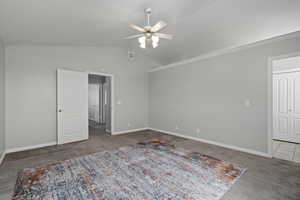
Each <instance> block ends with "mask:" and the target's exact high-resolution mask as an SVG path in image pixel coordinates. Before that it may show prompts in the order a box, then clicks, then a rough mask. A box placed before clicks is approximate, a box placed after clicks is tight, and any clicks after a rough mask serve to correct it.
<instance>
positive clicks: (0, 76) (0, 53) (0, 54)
mask: <svg viewBox="0 0 300 200" xmlns="http://www.w3.org/2000/svg"><path fill="white" fill-rule="evenodd" d="M4 80H5V79H4V45H3V44H2V42H1V40H0V164H1V157H2V155H3V152H4V150H5V135H4V113H5V112H4V100H5V98H4V83H5V81H4Z"/></svg>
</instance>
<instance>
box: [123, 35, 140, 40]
mask: <svg viewBox="0 0 300 200" xmlns="http://www.w3.org/2000/svg"><path fill="white" fill-rule="evenodd" d="M142 36H144V34H138V35H131V36H128V37H125V38H124V39H125V40H129V39H135V38H139V37H142Z"/></svg>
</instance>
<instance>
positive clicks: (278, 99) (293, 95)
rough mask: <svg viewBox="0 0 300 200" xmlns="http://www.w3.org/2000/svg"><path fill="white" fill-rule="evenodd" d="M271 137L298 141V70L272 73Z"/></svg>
mask: <svg viewBox="0 0 300 200" xmlns="http://www.w3.org/2000/svg"><path fill="white" fill-rule="evenodd" d="M273 95H274V96H273V105H274V108H273V115H274V116H273V130H274V134H273V138H274V139H278V140H284V141H290V142H297V143H300V72H293V73H282V74H274V75H273Z"/></svg>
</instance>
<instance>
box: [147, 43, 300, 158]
mask: <svg viewBox="0 0 300 200" xmlns="http://www.w3.org/2000/svg"><path fill="white" fill-rule="evenodd" d="M293 52H300V37H296V38H289V39H285V40H280V41H276V42H272V43H269V44H262V45H259V46H254V47H251V48H248V49H244V50H240V51H238V52H233V53H228V54H224V55H220V56H216V57H213V58H209V59H205V60H201V61H196V62H193V63H189V64H182V65H179V66H176V67H173V68H168V69H165V70H160V71H155V72H152V73H150V75H149V82H150V83H149V99H150V100H149V126H150V127H151V128H156V129H160V130H165V131H170V132H177V133H179V134H182V135H186V136H193V137H198V138H201V139H205V140H210V141H213V142H218V143H223V144H226V145H232V146H236V147H240V148H247V149H251V150H255V151H260V152H267V150H268V133H267V108H268V104H267V97H268V92H267V77H268V74H267V68H268V58H269V57H273V56H280V55H283V54H290V53H293ZM246 100H250V105H251V106H250V107H246V105H245V103H246ZM176 124H177V125H178V129H175V126H176ZM197 128H199V129H200V133H197V132H196V129H197Z"/></svg>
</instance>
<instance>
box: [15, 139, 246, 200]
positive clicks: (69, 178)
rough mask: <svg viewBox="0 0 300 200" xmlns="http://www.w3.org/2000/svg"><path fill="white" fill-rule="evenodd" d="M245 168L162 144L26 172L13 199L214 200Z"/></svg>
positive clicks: (152, 144) (147, 145)
mask: <svg viewBox="0 0 300 200" xmlns="http://www.w3.org/2000/svg"><path fill="white" fill-rule="evenodd" d="M243 172H245V169H244V168H241V167H239V166H237V165H234V164H231V163H228V162H225V161H221V160H218V159H216V158H213V157H210V156H207V155H202V154H200V153H197V152H189V151H186V150H184V149H176V148H175V146H173V145H170V144H168V143H164V142H160V141H151V142H147V143H138V144H137V145H133V146H127V147H121V148H119V149H116V150H113V151H104V152H99V153H95V154H91V155H87V156H83V157H78V158H75V159H70V160H66V161H62V162H57V163H52V164H48V165H46V166H45V167H39V168H26V169H23V170H22V171H20V172H19V173H18V178H17V182H16V186H15V191H14V195H13V197H12V199H13V200H21V199H22V200H29V199H30V200H35V199H39V200H40V199H41V200H83V199H87V200H99V199H106V200H115V199H117V200H129V199H134V200H152V199H156V200H160V199H166V200H167V199H168V200H169V199H172V200H174V199H175V200H180V199H188V200H217V199H220V198H221V197H222V196H223V195H224V194H225V193H226V192H227V191H228V190H229V189H230V187H231V186H232V185H233V184H234V183H235V181H236V180H237V179H238V178H239V177H240V176H241V175H242V174H243Z"/></svg>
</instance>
